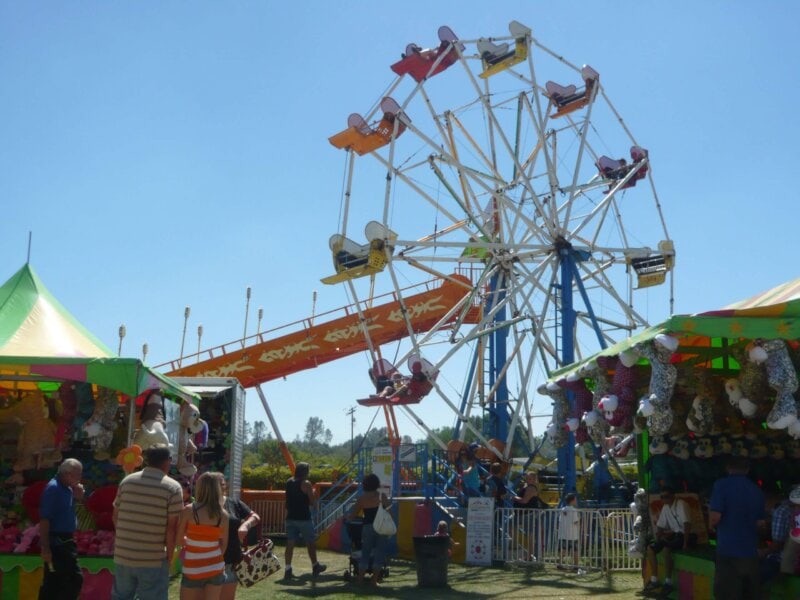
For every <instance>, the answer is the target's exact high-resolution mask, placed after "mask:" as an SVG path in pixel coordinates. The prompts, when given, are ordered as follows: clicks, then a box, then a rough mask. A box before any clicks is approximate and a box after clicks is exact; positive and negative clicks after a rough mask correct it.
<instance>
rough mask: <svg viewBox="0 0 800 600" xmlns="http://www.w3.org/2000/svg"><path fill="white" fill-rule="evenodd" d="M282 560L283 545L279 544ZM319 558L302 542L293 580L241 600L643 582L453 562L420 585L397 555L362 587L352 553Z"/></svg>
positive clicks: (464, 598)
mask: <svg viewBox="0 0 800 600" xmlns="http://www.w3.org/2000/svg"><path fill="white" fill-rule="evenodd" d="M276 550H277V551H278V556H279V557H280V559H281V563H283V548H278V547H277V546H276ZM319 556H320V560H321V561H322V562H323V563H325V564H327V565H328V570H327V571H326V572H325V573H323V574H322V575H320V576H319V577H317V578H312V577H311V564H310V563H309V561H308V555H307V554H306V552H305V549H304V548H297V549H296V550H295V555H294V560H293V561H292V563H293V567H294V572H295V574H296V575H297V577H296V578H295V579H294V580H292V581H291V582H287V583H284V582H283V581H282V577H283V570H282V569H281V570H280V571H278V572H277V573H275V574H274V575H273V576H272V577H269V578H268V579H266V580H264V581H262V582H260V583H258V584H256V585H255V586H253V587H252V588H249V589H246V588H243V587H240V588H239V589H238V591H237V593H236V598H237V600H256V599H258V600H263V599H264V598H270V600H272V599H275V600H290V599H291V600H297V599H300V598H325V597H327V596H335V597H336V598H337V599H339V598H342V599H350V598H408V599H413V600H420V599H421V598H426V599H427V598H436V599H438V598H443V599H446V598H454V599H455V598H458V599H460V600H470V599H474V600H479V599H482V598H503V599H507V598H530V597H532V596H535V597H536V598H554V599H561V598H563V599H565V600H566V599H569V598H582V597H589V596H591V597H593V598H598V599H612V598H614V599H617V600H622V599H629V598H631V597H633V595H634V593H635V592H636V591H637V590H640V589H641V587H642V579H641V576H640V575H639V573H631V572H625V573H614V574H612V575H608V574H605V573H601V572H589V573H587V574H585V575H578V574H575V573H568V572H562V571H558V570H557V569H555V568H554V567H547V568H545V569H541V570H536V569H532V568H526V567H516V566H514V567H504V568H488V567H472V566H466V565H460V564H451V565H450V567H449V570H448V583H449V587H447V588H420V587H418V586H417V571H416V564H415V563H414V562H411V561H407V560H400V559H396V560H395V559H393V560H391V561H390V563H389V569H390V572H389V576H388V577H387V578H386V579H385V580H384V582H383V584H382V585H381V587H380V588H379V589H374V588H370V587H369V586H364V587H359V586H356V585H355V583H349V582H347V581H345V580H344V577H343V575H344V573H345V571H346V570H347V564H348V557H347V555H345V554H339V553H335V552H328V551H325V550H321V551H320V552H319ZM179 589H180V580H179V579H176V580H175V581H173V582H172V585H171V586H170V596H169V597H170V600H172V599H175V600H178V596H179Z"/></svg>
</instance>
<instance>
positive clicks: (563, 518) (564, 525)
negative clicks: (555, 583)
mask: <svg viewBox="0 0 800 600" xmlns="http://www.w3.org/2000/svg"><path fill="white" fill-rule="evenodd" d="M577 501H578V497H577V496H576V495H575V494H567V495H566V496H565V497H564V507H563V508H562V509H561V514H560V515H559V517H558V540H559V549H558V563H559V564H558V568H559V569H564V568H566V566H565V565H564V553H565V552H570V551H571V552H572V568H573V569H576V570H577V568H578V536H579V535H580V529H581V527H580V525H581V517H580V515H579V514H578V509H577V508H576V504H577Z"/></svg>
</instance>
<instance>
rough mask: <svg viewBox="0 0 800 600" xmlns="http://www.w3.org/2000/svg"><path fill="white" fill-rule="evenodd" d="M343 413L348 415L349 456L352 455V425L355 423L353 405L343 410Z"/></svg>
mask: <svg viewBox="0 0 800 600" xmlns="http://www.w3.org/2000/svg"><path fill="white" fill-rule="evenodd" d="M345 414H347V415H348V416H349V417H350V456H352V455H353V427H354V426H355V424H356V407H355V406H351V407H350V408H349V409H347V410H346V411H345Z"/></svg>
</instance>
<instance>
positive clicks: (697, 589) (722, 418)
mask: <svg viewBox="0 0 800 600" xmlns="http://www.w3.org/2000/svg"><path fill="white" fill-rule="evenodd" d="M798 317H800V279H797V280H794V281H790V282H787V283H785V284H783V285H780V286H778V287H776V288H774V289H771V290H769V291H767V292H764V293H762V294H759V295H757V296H755V297H753V298H749V299H747V300H744V301H741V302H737V303H735V304H732V305H730V306H728V307H726V308H723V309H720V310H715V311H710V312H705V313H701V314H697V315H677V316H673V317H671V318H669V319H668V320H667V321H665V322H663V323H661V324H660V325H657V326H655V327H651V328H649V329H647V330H645V331H643V332H641V333H640V334H638V335H636V336H633V337H631V338H629V339H627V340H625V341H623V342H620V343H618V344H616V345H614V346H611V347H609V348H607V349H605V350H603V351H601V352H599V353H598V354H596V355H595V356H592V357H591V358H588V359H586V360H584V361H582V362H580V363H575V364H573V365H570V366H569V367H566V368H564V369H562V370H560V371H558V372H556V373H554V374H553V376H552V377H551V379H550V381H549V382H548V383H547V384H546V385H545V386H543V388H542V389H541V391H542V392H543V393H546V394H548V395H549V396H550V397H551V398H552V400H553V406H554V408H553V425H552V427H551V429H550V431H551V439H553V441H554V442H555V443H556V445H560V444H563V443H565V440H564V438H565V437H566V436H565V434H564V433H563V432H565V431H567V430H570V429H572V430H575V429H576V427H577V428H581V429H582V430H583V431H582V433H583V436H584V439H587V440H591V441H592V442H593V443H594V444H596V445H598V446H599V447H601V448H613V447H614V445H615V444H614V441H616V440H617V439H619V437H618V436H622V437H623V438H624V437H626V436H629V435H630V434H636V437H635V439H636V451H637V457H638V467H639V485H640V489H639V491H638V492H637V494H636V497H635V502H634V506H635V508H634V511H635V513H636V514H637V518H636V524H635V526H634V538H633V541H632V543H631V546H630V553H631V555H633V556H643V555H644V552H645V549H646V541H647V539H648V536H649V535H650V533H651V532H652V531H653V530H654V526H655V519H656V518H657V516H658V514H659V511H660V508H661V501H660V500H659V492H660V490H661V489H662V487H671V488H673V489H674V490H676V491H677V492H679V493H678V497H679V498H683V499H684V500H685V501H686V502H687V505H688V507H689V509H690V513H691V515H690V517H691V521H692V533H693V536H692V539H693V540H694V539H695V537H696V545H695V547H694V548H692V549H690V550H688V551H685V552H677V553H675V554H676V556H675V568H676V572H675V577H674V578H673V581H674V585H675V587H676V590H675V591H676V594H677V596H676V597H679V598H682V599H684V598H711V597H712V593H713V592H712V590H713V588H712V583H713V573H714V546H715V541H714V536H713V532H709V531H708V530H707V523H708V509H707V506H708V501H709V498H710V494H711V489H712V486H713V484H714V482H715V481H716V480H717V479H719V478H721V477H724V476H725V463H726V461H727V459H728V457H730V456H732V455H733V456H744V457H748V458H749V459H750V463H751V469H750V477H751V479H752V480H753V481H754V482H756V483H757V484H758V485H759V486H760V487H761V488H762V489H763V490H764V493H765V496H766V497H767V498H768V506H769V504H770V503H771V502H775V501H777V498H783V499H786V498H788V494H789V491H790V489H791V487H792V486H793V485H795V484H798V483H800V461H798V458H800V420H798V417H799V416H800V411H799V410H798V398H800V396H799V395H798V370H799V369H800V319H798ZM570 420H572V423H569V421H570ZM577 437H578V436H577V435H576V438H577ZM798 513H800V506H798V510H797V511H796V512H795V514H798ZM799 525H800V522H797V523H793V524H792V527H795V528H797V527H798V526H799ZM799 531H800V530H799ZM787 543H788V544H797V543H800V536H799V537H798V541H793V540H792V539H791V538H790V539H789V540H788V541H787ZM762 546H763V550H764V554H765V555H768V554H769V553H770V540H769V539H764V540H763V543H762ZM765 573H770V571H769V569H768V566H767V568H766V569H765ZM796 573H797V571H796V572H795V574H796ZM646 575H647V576H649V574H646ZM771 575H772V576H773V577H772V578H771V581H770V582H769V584H768V585H770V586H771V587H770V589H771V593H772V597H783V596H782V594H787V593H788V594H790V596H786V597H793V598H794V597H800V585H798V579H797V578H796V577H791V576H789V577H787V576H778V574H777V572H772V573H771ZM662 579H663V578H662Z"/></svg>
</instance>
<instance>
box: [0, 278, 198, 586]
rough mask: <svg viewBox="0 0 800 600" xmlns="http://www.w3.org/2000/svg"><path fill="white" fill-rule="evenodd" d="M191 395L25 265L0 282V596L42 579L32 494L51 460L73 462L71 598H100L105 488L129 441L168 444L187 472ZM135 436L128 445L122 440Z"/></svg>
mask: <svg viewBox="0 0 800 600" xmlns="http://www.w3.org/2000/svg"><path fill="white" fill-rule="evenodd" d="M195 402H196V397H195V396H194V395H193V394H192V393H191V392H190V391H188V390H187V389H186V388H183V387H182V386H180V385H178V384H177V383H175V382H173V381H171V380H170V379H168V378H166V377H164V376H162V375H160V374H159V373H156V372H155V371H152V370H150V369H149V368H147V367H146V366H144V365H143V364H142V362H141V361H139V360H137V359H130V358H117V357H114V356H113V354H112V352H111V351H110V350H109V349H108V348H107V347H106V346H105V345H103V343H102V342H100V341H99V340H98V339H97V338H95V337H94V336H93V335H92V334H91V333H90V332H89V331H87V330H86V329H85V328H84V327H83V326H81V324H80V323H78V321H77V320H75V318H74V317H72V315H70V314H69V313H68V312H67V311H66V309H64V307H63V306H62V305H61V304H60V303H59V302H58V300H56V299H55V297H53V296H52V294H50V293H49V292H48V291H47V289H46V288H45V287H44V286H43V285H42V283H41V281H40V280H39V278H38V277H37V276H36V274H35V273H34V271H33V269H31V267H30V266H29V265H27V264H26V265H25V266H23V267H22V268H21V269H20V270H19V271H17V273H15V274H14V275H13V276H12V277H11V278H10V279H9V280H8V281H7V282H6V283H5V284H3V285H2V287H0V483H2V486H0V520H2V528H1V529H0V597H2V598H4V599H6V598H7V599H12V598H25V599H27V598H35V597H37V595H38V589H39V585H40V582H41V578H42V559H41V557H40V555H39V540H38V520H39V510H38V509H39V499H40V496H41V493H42V490H43V488H44V487H45V485H46V484H47V482H48V481H49V480H50V479H51V478H52V477H53V476H54V475H55V471H56V467H57V465H58V464H59V463H60V462H61V461H62V460H63V459H65V458H69V457H72V458H76V459H78V460H80V461H81V463H82V464H83V466H84V470H83V480H82V481H83V484H84V486H85V489H86V494H85V498H84V502H83V503H81V504H78V505H77V506H76V513H77V516H78V529H79V531H78V532H77V533H76V541H77V545H78V553H79V561H80V565H81V567H82V568H83V573H84V584H83V589H82V592H81V598H108V597H110V594H111V584H112V578H113V575H112V573H113V558H112V555H113V541H114V534H113V525H112V523H111V512H112V502H113V500H114V497H115V495H116V485H117V484H118V482H119V481H120V480H121V479H122V478H123V477H124V476H125V475H126V473H127V472H132V471H133V470H134V469H135V468H137V467H138V466H139V465H141V461H142V456H141V450H140V448H141V447H146V446H147V445H148V444H149V443H172V444H173V445H176V447H177V453H178V462H179V464H178V465H177V467H178V468H179V470H180V472H182V473H185V474H187V475H188V474H190V473H192V471H193V469H194V466H193V465H192V464H191V463H190V460H191V459H190V454H189V453H188V450H189V448H188V445H189V441H190V440H189V432H190V431H191V430H190V429H187V428H186V427H184V425H183V423H186V422H189V421H190V418H191V419H192V420H191V422H192V424H193V425H192V426H194V425H195V424H196V421H197V420H199V418H198V417H197V409H196V408H195V407H194V403H195ZM132 442H135V443H136V445H134V443H132Z"/></svg>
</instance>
